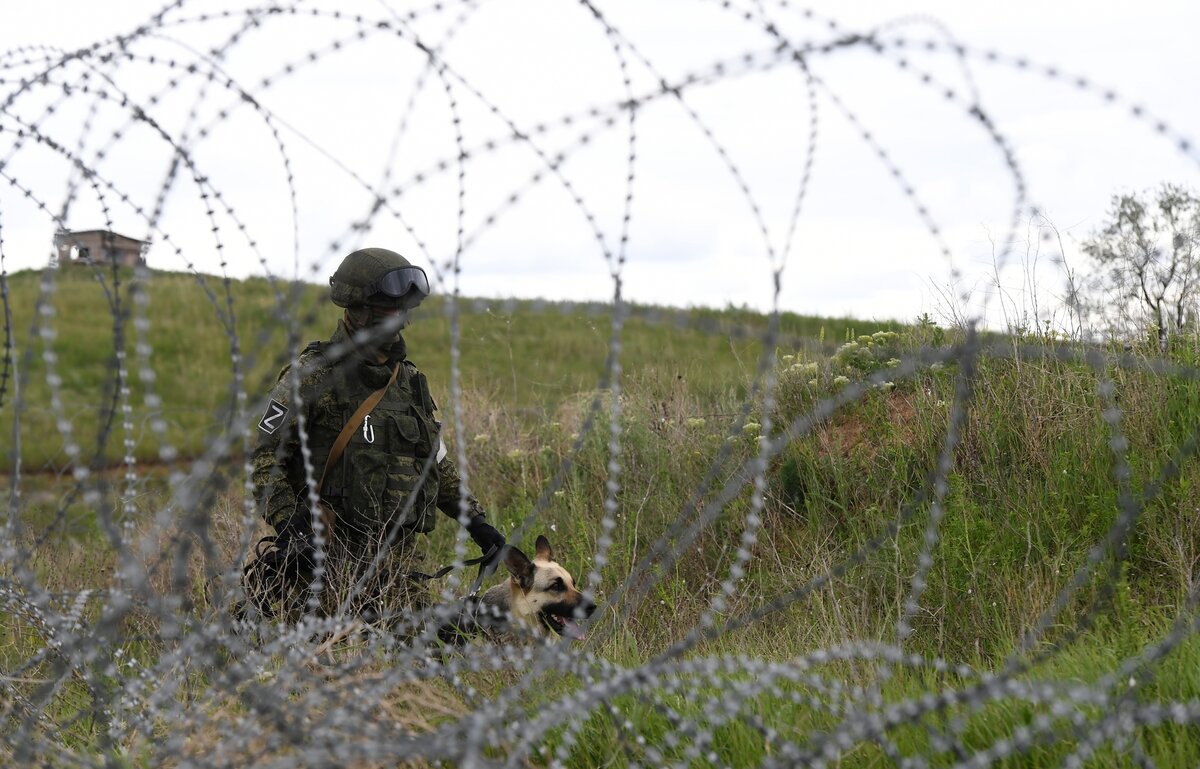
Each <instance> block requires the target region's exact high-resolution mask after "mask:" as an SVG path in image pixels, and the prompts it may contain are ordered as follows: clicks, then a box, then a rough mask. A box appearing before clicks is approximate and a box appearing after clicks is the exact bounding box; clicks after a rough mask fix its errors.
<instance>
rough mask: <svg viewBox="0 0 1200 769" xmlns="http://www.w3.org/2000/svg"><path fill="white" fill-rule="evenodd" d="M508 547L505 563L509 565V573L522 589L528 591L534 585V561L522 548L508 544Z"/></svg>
mask: <svg viewBox="0 0 1200 769" xmlns="http://www.w3.org/2000/svg"><path fill="white" fill-rule="evenodd" d="M506 549H507V550H508V554H507V555H505V556H504V565H505V566H507V567H508V573H509V574H511V575H512V576H513V579H515V580H516V581H517V584H519V585H520V586H521V589H522V590H525V591H528V590H529V588H531V587H533V561H531V560H529V556H527V555H525V554H524V553H522V552H521V549H520V548H517V547H513V546H512V545H508V546H507V548H506Z"/></svg>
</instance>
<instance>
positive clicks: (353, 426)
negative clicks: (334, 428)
mask: <svg viewBox="0 0 1200 769" xmlns="http://www.w3.org/2000/svg"><path fill="white" fill-rule="evenodd" d="M401 365H403V364H401V363H397V364H396V367H395V368H394V369H392V376H391V378H390V379H388V381H387V384H385V385H384V386H383V387H380V388H379V389H378V390H376V391H375V392H373V393H371V394H370V395H368V396H367V397H366V399H365V400H364V401H363V402H362V403H361V404H359V406H358V410H357V411H355V412H354V413H353V414H352V415H351V416H350V420H349V421H348V422H346V426H345V427H343V428H342V431H341V432H340V433H338V437H337V440H335V441H334V442H333V446H332V448H330V449H329V457H328V458H327V459H326V460H325V469H324V470H322V471H321V480H320V481H319V482H318V483H317V494H320V493H321V490H322V489H324V488H325V476H326V475H328V474H329V471H330V470H331V469H332V468H333V466H334V465H336V464H337V463H338V460H339V459H341V458H342V452H343V451H345V450H346V444H348V443H350V436H352V435H354V431H355V430H357V429H358V426H359V425H361V424H362V422H363V420H364V419H366V418H367V414H370V413H371V409H373V408H375V407H376V406H378V405H379V401H381V400H383V395H384V393H386V392H387V389H388V388H389V387H391V386H392V383H393V382H395V381H396V376H397V375H399V373H400V366H401ZM321 513H322V515H321V518H322V522H323V523H324V524H325V528H326V529H327V530H328V531H327V532H326V537H331V536H333V524H334V513H333V508H331V507H329V506H328V505H322V506H321Z"/></svg>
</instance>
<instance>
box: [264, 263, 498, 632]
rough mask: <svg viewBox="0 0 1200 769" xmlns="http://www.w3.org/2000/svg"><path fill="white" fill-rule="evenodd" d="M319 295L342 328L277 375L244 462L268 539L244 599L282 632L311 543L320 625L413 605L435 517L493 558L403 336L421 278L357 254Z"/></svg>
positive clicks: (310, 574) (482, 520)
mask: <svg viewBox="0 0 1200 769" xmlns="http://www.w3.org/2000/svg"><path fill="white" fill-rule="evenodd" d="M329 285H330V298H331V299H332V300H333V303H334V304H336V305H337V306H339V307H342V308H344V313H343V316H342V319H341V320H340V321H339V322H338V326H337V329H336V330H335V331H334V333H333V336H332V337H331V338H330V339H329V340H328V341H326V342H314V343H312V344H310V345H309V346H308V347H307V348H306V349H305V350H304V352H303V353H301V355H300V357H299V359H298V360H297V361H296V363H295V365H294V366H288V367H285V368H284V369H283V371H282V372H280V375H279V379H278V381H277V383H276V385H275V387H274V389H273V390H272V391H271V396H270V401H269V402H268V404H267V409H266V413H265V414H263V417H262V419H261V420H260V421H259V423H258V446H257V448H256V450H255V452H254V456H253V474H252V480H253V482H254V486H255V493H256V498H257V502H258V505H259V510H260V513H261V515H262V516H263V518H264V519H265V520H266V522H267V523H268V524H270V525H271V526H272V527H273V528H274V529H275V532H276V534H275V535H274V536H273V537H265V538H264V539H263V541H262V542H260V543H259V547H258V548H257V550H258V551H259V552H258V558H257V559H256V560H255V561H253V562H252V563H250V564H248V565H247V570H246V578H247V579H246V583H247V590H248V592H249V593H250V595H251V597H252V598H254V599H255V602H256V603H257V604H258V606H259V608H260V610H262V611H264V612H268V613H274V612H277V611H283V612H284V613H286V614H287V615H288V616H290V617H292V618H294V617H295V616H296V613H297V612H298V611H299V610H300V609H301V608H303V605H304V603H303V601H301V600H298V599H300V598H304V599H308V598H310V597H312V596H311V595H310V594H309V593H307V591H305V590H304V589H303V588H307V587H308V586H309V583H310V581H313V580H314V576H315V575H316V574H320V573H321V572H315V571H314V570H315V567H316V566H317V553H318V548H317V537H316V534H317V533H320V535H321V540H322V541H323V542H324V544H325V550H324V553H325V557H324V559H323V560H322V565H323V567H324V569H323V574H324V578H323V579H322V580H317V582H320V583H321V584H320V587H321V593H320V594H318V595H320V596H321V597H320V601H319V605H320V608H321V610H322V612H323V613H331V612H332V611H333V609H334V608H335V607H341V608H342V609H345V608H346V604H345V601H346V600H347V599H353V598H354V594H353V593H355V592H356V593H357V594H358V597H359V603H358V604H357V605H355V606H354V608H353V610H354V611H360V612H361V611H363V608H362V607H363V606H367V609H366V610H367V611H368V612H369V613H376V612H378V611H380V610H381V609H382V610H388V609H392V608H397V604H399V603H404V604H408V605H409V606H410V607H411V606H412V604H413V603H414V602H419V600H420V595H419V593H420V592H421V591H414V590H413V588H414V585H413V584H412V580H411V579H409V578H408V574H409V573H410V572H411V571H412V567H413V566H414V564H416V563H417V561H418V560H419V549H420V548H419V547H416V545H417V540H418V539H419V537H420V535H421V534H425V533H427V532H429V531H431V530H432V529H433V527H434V525H435V524H436V522H437V515H436V513H435V512H434V508H435V507H436V508H438V509H440V510H441V511H442V512H443V513H445V514H446V515H448V516H450V517H451V518H454V519H456V520H457V521H459V522H460V523H461V524H462V525H464V526H465V527H466V529H467V532H468V533H469V534H470V536H471V538H472V539H473V540H474V541H475V542H476V544H478V545H479V547H480V549H481V550H483V551H484V553H485V554H488V553H491V554H492V556H493V557H498V556H499V553H500V549H501V548H502V547H503V545H504V536H503V535H502V534H500V532H498V531H497V530H496V529H495V528H494V527H493V526H492V525H491V524H489V523H488V522H487V517H486V515H485V513H484V510H483V508H482V507H481V506H480V504H479V502H478V501H477V500H476V499H475V498H474V497H473V496H471V495H469V494H463V493H462V485H461V481H460V479H459V475H458V470H457V469H456V468H455V466H454V463H453V462H451V461H450V459H449V458H448V457H447V456H446V447H445V444H444V443H443V442H442V438H441V423H440V422H438V421H437V419H436V418H435V412H436V410H437V406H436V405H435V404H434V402H433V398H432V397H430V394H429V385H428V382H427V381H426V379H425V375H424V374H422V373H421V372H420V371H418V370H417V368H416V366H414V365H413V364H412V362H411V361H409V360H408V358H407V355H406V353H407V350H406V348H405V343H404V338H403V337H402V336H401V335H400V329H402V328H404V327H405V326H407V325H408V313H409V311H410V310H412V309H413V308H414V307H416V306H417V305H418V304H420V303H421V301H422V300H423V299H424V298H425V297H426V296H428V295H429V281H428V279H427V278H426V276H425V272H424V271H423V270H422V269H421V268H420V267H415V266H413V265H411V264H410V263H409V262H408V260H407V259H405V258H404V257H402V256H400V255H399V254H397V253H395V252H393V251H388V250H386V249H382V248H365V249H362V250H359V251H355V252H354V253H352V254H350V255H349V256H347V257H346V258H345V259H343V260H342V263H341V265H339V266H338V269H337V271H336V272H334V274H333V276H332V277H331V278H330V279H329ZM314 503H315V504H314ZM377 561H381V562H382V568H377V567H378V566H379V563H377ZM356 582H358V583H359V584H358V586H357V588H353V589H352V588H351V587H350V586H351V585H354V583H356ZM367 582H369V583H370V584H366V583H367ZM364 600H365V601H366V603H363V601H364Z"/></svg>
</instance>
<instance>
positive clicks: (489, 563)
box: [404, 545, 503, 596]
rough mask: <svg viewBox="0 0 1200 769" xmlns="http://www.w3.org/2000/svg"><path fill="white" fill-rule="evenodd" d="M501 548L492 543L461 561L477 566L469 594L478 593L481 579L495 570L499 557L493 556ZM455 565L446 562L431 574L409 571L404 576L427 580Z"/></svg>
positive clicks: (440, 575)
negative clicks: (476, 573) (479, 552)
mask: <svg viewBox="0 0 1200 769" xmlns="http://www.w3.org/2000/svg"><path fill="white" fill-rule="evenodd" d="M501 549H503V545H492V546H491V547H490V548H488V551H487V552H486V553H484V554H483V555H481V556H479V557H478V558H468V559H467V560H465V561H463V562H462V565H463V566H475V565H478V566H479V575H478V576H476V577H475V584H474V586H473V587H472V588H471V592H470V594H469V595H470V596H474V595H475V594H476V593H478V592H479V588H480V587H481V586H482V585H483V581H484V580H485V579H487V578H488V577H489V576H491V575H492V574H493V573H494V572H495V571H496V565H497V564H498V563H499V560H500V559H499V558H494V557H493V556H495V555H496V554H497V553H498V552H499V551H500V550H501ZM457 565H458V564H454V563H451V564H447V565H446V566H443V567H442V568H440V569H438V570H437V571H435V572H434V573H433V574H426V573H425V572H422V571H410V572H408V573H406V574H405V575H404V576H405V577H407V578H408V579H411V580H413V581H415V582H429V581H432V580H435V579H441V578H442V577H444V576H446V575H447V574H449V573H450V572H452V571H454V569H455V567H456V566H457Z"/></svg>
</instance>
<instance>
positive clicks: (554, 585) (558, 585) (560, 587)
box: [550, 577, 567, 593]
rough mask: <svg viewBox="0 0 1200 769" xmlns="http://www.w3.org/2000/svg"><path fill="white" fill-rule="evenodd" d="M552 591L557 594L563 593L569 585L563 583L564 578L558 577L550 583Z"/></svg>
mask: <svg viewBox="0 0 1200 769" xmlns="http://www.w3.org/2000/svg"><path fill="white" fill-rule="evenodd" d="M550 589H551V590H553V591H554V592H556V593H561V592H563V591H564V590H566V589H567V583H566V582H563V579H562V577H557V578H555V580H554V581H553V582H551V583H550Z"/></svg>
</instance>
